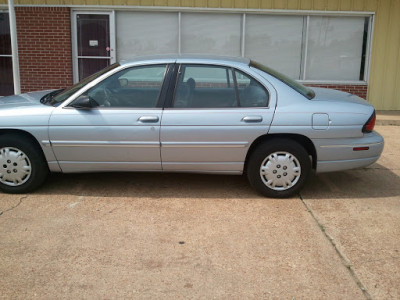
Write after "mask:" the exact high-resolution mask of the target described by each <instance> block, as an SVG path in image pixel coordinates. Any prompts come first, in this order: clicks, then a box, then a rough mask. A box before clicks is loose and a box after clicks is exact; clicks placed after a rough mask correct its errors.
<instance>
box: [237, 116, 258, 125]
mask: <svg viewBox="0 0 400 300" xmlns="http://www.w3.org/2000/svg"><path fill="white" fill-rule="evenodd" d="M262 120H263V118H262V117H261V116H246V117H244V118H243V119H242V121H243V122H245V123H260V122H262Z"/></svg>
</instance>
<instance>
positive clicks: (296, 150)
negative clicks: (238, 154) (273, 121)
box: [247, 138, 311, 198]
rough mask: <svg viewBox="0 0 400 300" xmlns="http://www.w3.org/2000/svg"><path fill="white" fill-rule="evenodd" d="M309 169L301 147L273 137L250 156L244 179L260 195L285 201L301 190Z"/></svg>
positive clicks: (306, 155) (307, 158)
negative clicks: (246, 179)
mask: <svg viewBox="0 0 400 300" xmlns="http://www.w3.org/2000/svg"><path fill="white" fill-rule="evenodd" d="M262 166H264V168H263V170H264V171H263V172H262V171H261V167H262ZM310 170H311V160H310V158H309V155H308V153H307V151H306V150H305V149H304V147H303V146H302V145H301V144H299V143H298V142H296V141H293V140H290V139H281V138H276V139H271V140H269V141H266V142H264V143H262V144H260V145H259V146H258V147H257V148H256V149H255V150H254V151H253V152H252V153H251V155H250V157H249V160H248V163H247V178H248V180H249V182H250V184H251V185H252V187H253V188H254V189H255V190H256V191H258V192H259V193H260V194H262V195H263V196H266V197H270V198H287V197H290V196H292V195H294V194H296V193H297V192H299V191H300V190H301V188H302V187H303V186H304V184H305V182H306V179H307V178H308V175H309V174H310ZM262 174H263V175H262Z"/></svg>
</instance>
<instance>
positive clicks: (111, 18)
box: [71, 10, 117, 83]
mask: <svg viewBox="0 0 400 300" xmlns="http://www.w3.org/2000/svg"><path fill="white" fill-rule="evenodd" d="M79 14H88V15H108V16H109V19H108V20H109V26H110V56H109V57H107V56H106V57H102V56H94V57H91V56H79V55H78V42H77V38H78V29H77V24H76V23H77V22H76V16H77V15H79ZM71 44H72V78H73V82H74V83H77V82H78V81H79V69H78V67H79V66H78V60H79V58H94V59H106V58H107V59H109V60H110V64H113V63H115V62H116V53H117V51H116V41H115V12H114V11H113V10H105V11H93V10H72V11H71Z"/></svg>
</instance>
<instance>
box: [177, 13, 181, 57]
mask: <svg viewBox="0 0 400 300" xmlns="http://www.w3.org/2000/svg"><path fill="white" fill-rule="evenodd" d="M181 26H182V14H181V12H178V54H181V52H182V30H181Z"/></svg>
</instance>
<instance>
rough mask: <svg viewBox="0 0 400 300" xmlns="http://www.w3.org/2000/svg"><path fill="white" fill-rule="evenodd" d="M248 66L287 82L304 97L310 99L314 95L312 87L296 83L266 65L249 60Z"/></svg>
mask: <svg viewBox="0 0 400 300" xmlns="http://www.w3.org/2000/svg"><path fill="white" fill-rule="evenodd" d="M250 67H254V68H256V69H258V70H261V71H263V72H265V73H268V74H269V75H272V76H274V77H275V78H276V79H279V80H280V81H282V82H283V83H285V84H287V85H288V86H290V87H291V88H292V89H294V90H295V91H297V92H299V93H300V94H302V95H303V96H304V97H306V98H308V99H310V100H311V99H312V98H314V97H315V93H314V91H313V90H312V89H310V88H309V87H306V86H304V85H302V84H301V83H298V82H297V81H295V80H293V79H291V78H289V77H287V76H286V75H283V74H281V73H279V72H278V71H275V70H273V69H271V68H269V67H267V66H264V65H262V64H260V63H258V62H255V61H250Z"/></svg>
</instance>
